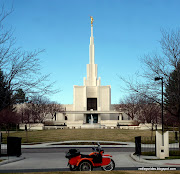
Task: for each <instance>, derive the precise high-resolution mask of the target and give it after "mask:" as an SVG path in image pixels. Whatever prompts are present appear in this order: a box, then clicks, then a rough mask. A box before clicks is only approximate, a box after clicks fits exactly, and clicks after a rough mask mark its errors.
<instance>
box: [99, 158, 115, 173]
mask: <svg viewBox="0 0 180 174" xmlns="http://www.w3.org/2000/svg"><path fill="white" fill-rule="evenodd" d="M114 168H115V162H114V161H113V160H112V159H111V161H110V163H109V164H108V165H107V166H102V167H101V169H102V170H104V171H111V170H114Z"/></svg>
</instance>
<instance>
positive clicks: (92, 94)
mask: <svg viewBox="0 0 180 174" xmlns="http://www.w3.org/2000/svg"><path fill="white" fill-rule="evenodd" d="M97 74H98V70H97V64H95V46H94V36H93V18H92V17H91V36H90V45H89V64H87V77H84V84H83V86H74V87H73V104H72V105H63V107H64V108H65V111H64V112H63V113H57V115H56V117H55V118H54V120H53V121H54V124H55V125H60V124H64V125H67V127H68V128H107V127H117V125H131V124H132V120H130V119H128V116H127V115H126V114H124V113H122V112H117V111H115V108H114V105H111V86H110V85H108V86H101V78H100V77H99V78H98V75H97Z"/></svg>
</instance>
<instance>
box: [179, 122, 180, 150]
mask: <svg viewBox="0 0 180 174" xmlns="http://www.w3.org/2000/svg"><path fill="white" fill-rule="evenodd" d="M179 150H180V124H179Z"/></svg>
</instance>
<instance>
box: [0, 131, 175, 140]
mask: <svg viewBox="0 0 180 174" xmlns="http://www.w3.org/2000/svg"><path fill="white" fill-rule="evenodd" d="M153 134H154V135H155V132H153ZM10 136H14V137H22V143H27V141H26V132H25V131H18V132H12V133H10ZM136 136H143V137H150V136H151V131H149V130H125V129H57V130H43V131H29V132H28V143H37V142H58V141H69V140H99V141H121V142H134V138H135V137H136ZM172 136H173V135H172ZM6 137H7V134H6V133H3V143H5V142H6Z"/></svg>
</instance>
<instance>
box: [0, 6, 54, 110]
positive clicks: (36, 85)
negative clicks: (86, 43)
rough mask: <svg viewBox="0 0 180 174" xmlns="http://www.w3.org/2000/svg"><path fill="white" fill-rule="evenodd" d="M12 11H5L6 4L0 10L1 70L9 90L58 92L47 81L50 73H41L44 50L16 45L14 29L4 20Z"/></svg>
mask: <svg viewBox="0 0 180 174" xmlns="http://www.w3.org/2000/svg"><path fill="white" fill-rule="evenodd" d="M12 12H13V10H10V11H5V9H4V6H3V7H2V8H1V11H0V70H1V71H2V72H3V73H4V76H5V80H6V82H7V84H8V88H9V90H11V91H12V94H13V93H15V92H16V91H18V90H19V89H22V90H23V91H24V92H25V93H26V94H28V95H32V94H34V93H38V94H41V95H45V94H48V93H50V92H51V94H52V93H55V92H57V90H52V85H53V83H47V81H48V78H49V75H41V73H40V69H41V67H40V60H39V58H38V57H39V55H40V54H41V53H43V52H44V50H43V49H41V50H34V51H24V50H22V48H16V47H15V41H16V39H15V38H14V37H13V32H12V29H9V30H7V29H5V28H6V27H5V26H4V21H5V20H6V18H7V17H8V16H9V15H10V14H11V13H12ZM12 102H13V101H12ZM12 104H13V103H12ZM3 107H4V108H5V107H7V106H3Z"/></svg>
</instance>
